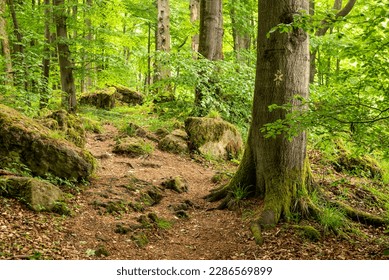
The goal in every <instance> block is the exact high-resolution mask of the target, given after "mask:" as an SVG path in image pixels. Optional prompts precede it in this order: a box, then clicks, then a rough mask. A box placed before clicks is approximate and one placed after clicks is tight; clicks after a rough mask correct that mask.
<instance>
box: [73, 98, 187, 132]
mask: <svg viewBox="0 0 389 280" xmlns="http://www.w3.org/2000/svg"><path fill="white" fill-rule="evenodd" d="M153 108H154V105H153V104H151V105H150V104H144V105H142V106H139V105H138V106H132V107H129V106H118V107H115V108H113V109H112V110H109V111H108V110H103V109H96V108H94V107H90V106H80V108H79V113H80V114H81V115H82V116H83V117H84V118H87V119H88V120H90V121H93V122H98V123H100V124H106V123H111V124H113V125H114V126H116V127H117V128H118V129H122V130H125V129H126V127H128V124H129V123H134V124H136V125H138V126H140V127H142V128H145V129H147V130H150V131H152V132H155V131H156V130H157V129H159V128H166V129H168V130H169V131H172V130H173V129H174V128H175V127H176V126H177V123H180V122H181V121H180V120H179V119H177V118H166V117H164V116H161V115H159V114H158V113H156V112H154V111H153Z"/></svg>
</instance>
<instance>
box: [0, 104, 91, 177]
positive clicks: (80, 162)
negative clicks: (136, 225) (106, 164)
mask: <svg viewBox="0 0 389 280" xmlns="http://www.w3.org/2000/svg"><path fill="white" fill-rule="evenodd" d="M3 157H4V158H9V157H12V158H13V159H15V160H17V161H18V162H19V163H20V164H23V165H24V166H26V167H27V168H28V169H29V170H31V173H32V175H36V176H41V177H45V176H46V175H47V174H49V173H51V174H53V175H54V176H57V177H59V178H64V179H72V180H73V179H74V180H84V179H88V178H89V177H90V176H91V175H92V174H93V172H94V170H95V167H96V161H95V160H94V158H93V156H92V155H91V154H90V153H89V152H87V151H86V150H83V149H81V148H79V147H77V146H75V145H74V144H73V143H71V142H68V141H66V140H63V139H56V138H55V137H53V135H52V131H51V130H49V129H48V128H46V127H44V126H42V125H41V124H39V123H38V122H37V121H35V120H33V119H31V118H28V117H26V116H24V115H22V114H21V113H19V112H17V111H16V110H14V109H11V108H9V107H7V106H4V105H1V104H0V158H3ZM0 165H1V166H0V167H2V168H7V167H8V166H4V165H5V164H4V163H2V162H0Z"/></svg>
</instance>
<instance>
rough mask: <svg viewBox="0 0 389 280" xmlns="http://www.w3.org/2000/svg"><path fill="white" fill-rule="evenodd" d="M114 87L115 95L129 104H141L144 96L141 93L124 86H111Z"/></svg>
mask: <svg viewBox="0 0 389 280" xmlns="http://www.w3.org/2000/svg"><path fill="white" fill-rule="evenodd" d="M113 87H114V88H115V89H116V97H117V98H118V99H119V100H120V101H122V102H124V103H127V104H130V105H138V104H139V105H141V104H143V100H144V97H143V95H142V94H141V93H139V92H137V91H135V90H132V89H130V88H127V87H124V86H113Z"/></svg>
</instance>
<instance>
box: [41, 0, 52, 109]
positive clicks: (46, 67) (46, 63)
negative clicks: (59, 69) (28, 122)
mask: <svg viewBox="0 0 389 280" xmlns="http://www.w3.org/2000/svg"><path fill="white" fill-rule="evenodd" d="M44 5H45V45H44V47H43V59H42V88H41V96H40V102H39V107H40V108H41V109H42V108H45V107H47V104H48V103H49V78H50V60H51V51H50V45H51V43H52V41H51V33H50V23H51V22H52V20H51V19H52V9H51V6H50V0H44Z"/></svg>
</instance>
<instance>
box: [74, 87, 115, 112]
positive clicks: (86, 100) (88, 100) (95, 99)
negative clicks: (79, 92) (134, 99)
mask: <svg viewBox="0 0 389 280" xmlns="http://www.w3.org/2000/svg"><path fill="white" fill-rule="evenodd" d="M115 101H116V88H114V87H109V88H106V89H103V90H97V91H95V92H93V93H89V94H86V95H83V96H82V97H81V98H80V104H87V105H93V106H96V108H101V109H106V110H109V109H112V108H114V107H115V104H116V102H115Z"/></svg>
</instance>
